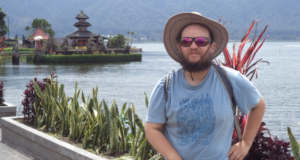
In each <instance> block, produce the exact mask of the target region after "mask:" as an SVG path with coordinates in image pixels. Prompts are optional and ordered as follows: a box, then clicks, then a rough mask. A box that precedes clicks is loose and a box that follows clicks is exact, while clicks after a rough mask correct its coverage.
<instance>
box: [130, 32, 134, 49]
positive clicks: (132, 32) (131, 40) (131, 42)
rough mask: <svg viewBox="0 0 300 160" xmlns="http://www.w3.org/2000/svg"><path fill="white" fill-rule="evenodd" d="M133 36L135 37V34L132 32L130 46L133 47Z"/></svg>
mask: <svg viewBox="0 0 300 160" xmlns="http://www.w3.org/2000/svg"><path fill="white" fill-rule="evenodd" d="M133 35H134V32H131V44H130V46H131V45H132V42H133Z"/></svg>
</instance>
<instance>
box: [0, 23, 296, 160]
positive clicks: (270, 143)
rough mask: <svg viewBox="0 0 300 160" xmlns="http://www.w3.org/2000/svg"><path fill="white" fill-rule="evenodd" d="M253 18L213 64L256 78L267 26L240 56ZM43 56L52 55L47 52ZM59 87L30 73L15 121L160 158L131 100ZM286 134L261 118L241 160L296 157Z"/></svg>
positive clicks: (105, 149) (97, 148) (86, 144)
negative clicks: (108, 99)
mask: <svg viewBox="0 0 300 160" xmlns="http://www.w3.org/2000/svg"><path fill="white" fill-rule="evenodd" d="M257 23H258V21H253V23H252V24H251V26H250V27H249V30H248V32H247V33H246V35H245V36H244V37H243V38H242V40H241V43H240V44H239V45H238V46H236V45H234V46H233V54H232V56H230V54H229V52H228V49H227V48H225V49H224V51H223V54H224V57H225V62H222V61H220V60H219V61H217V60H216V63H217V64H218V65H224V66H227V67H229V68H233V69H235V70H238V71H239V72H241V73H242V74H244V75H245V76H247V77H249V80H250V81H251V80H252V79H253V78H254V77H256V78H257V77H258V64H259V63H267V64H268V63H269V62H267V61H263V60H262V59H258V60H257V61H254V58H255V56H256V53H257V52H258V50H259V49H260V48H261V47H262V45H263V43H264V42H265V40H266V38H267V37H265V38H264V39H263V40H262V41H261V43H260V44H259V42H260V40H261V39H262V36H263V34H264V32H265V31H266V29H267V27H268V26H266V27H265V29H264V30H263V31H262V33H261V34H260V35H258V36H256V32H255V34H254V38H253V39H252V42H251V45H250V47H249V48H248V49H247V51H246V52H245V54H244V56H242V51H243V48H244V46H245V44H246V43H247V42H250V39H249V38H248V37H249V34H250V32H251V31H252V29H253V27H254V25H256V26H257ZM4 47H5V46H4ZM4 47H3V48H4ZM235 47H238V52H237V53H235ZM3 48H2V49H3ZM0 51H1V49H0ZM76 56H78V57H77V58H78V59H82V58H84V57H88V55H84V57H83V56H81V55H74V57H76ZM95 56H102V55H95ZM103 56H106V55H103ZM113 56H115V57H117V56H119V55H118V54H115V55H113ZM49 57H56V56H53V55H49ZM57 57H60V56H57ZM61 57H63V56H61ZM60 59H63V60H55V61H57V62H63V61H64V63H67V62H66V61H67V60H66V59H67V58H60ZM87 59H89V58H87ZM92 59H93V58H90V60H88V61H91V62H92ZM53 61H54V60H53ZM253 61H254V62H253ZM4 87H5V85H3V83H0V107H1V104H2V103H3V102H4V98H3V96H4ZM65 90H66V89H65V87H64V84H62V83H59V82H58V77H56V76H55V75H54V74H51V75H50V77H47V78H45V79H43V80H42V81H39V80H37V79H36V78H34V79H33V80H30V81H29V83H28V84H27V85H26V87H25V90H24V93H23V95H24V99H23V101H22V106H23V111H22V114H23V115H24V116H23V118H21V119H18V121H19V122H20V123H23V124H26V125H28V126H31V127H32V128H35V129H36V130H38V131H40V132H44V133H47V134H49V135H52V136H54V137H56V138H59V139H64V140H65V141H68V142H70V143H73V144H76V145H77V146H81V148H83V149H86V150H88V151H90V152H92V153H94V154H96V155H100V156H103V157H109V156H113V157H114V158H118V157H121V156H125V157H129V158H132V159H141V160H146V159H162V156H161V155H160V154H159V153H157V151H156V150H155V149H154V148H153V147H152V146H151V144H150V143H149V142H148V141H147V139H146V136H145V129H144V123H143V122H142V120H141V119H140V118H139V116H138V115H137V114H136V111H135V106H134V104H133V103H131V104H127V103H124V104H123V105H122V106H117V103H116V101H113V102H112V103H111V104H108V103H107V102H106V101H105V100H104V99H102V100H98V98H97V94H98V88H97V87H95V88H93V89H92V97H89V96H87V97H86V96H85V95H86V94H84V93H83V91H81V90H80V89H79V88H78V84H77V82H76V83H75V86H74V95H73V96H68V95H66V94H65ZM68 90H70V88H68ZM80 101H82V103H81V104H79V103H80ZM148 103H149V101H148V97H147V95H146V93H145V107H148ZM238 117H239V125H240V128H241V132H242V133H243V129H244V127H245V124H246V121H247V116H242V115H241V114H240V115H239V116H238ZM287 134H288V135H289V138H290V139H289V142H288V141H285V140H283V139H280V138H278V137H277V136H274V135H272V134H271V131H270V130H269V129H268V128H267V124H266V123H264V122H262V123H261V126H260V128H259V130H258V132H257V134H256V137H255V139H254V141H253V144H252V147H251V148H250V151H249V153H248V154H247V156H246V157H245V159H270V160H277V159H288V160H292V159H296V160H298V159H300V144H299V142H297V141H296V139H295V138H294V136H293V134H292V131H291V129H290V128H289V127H287ZM237 141H238V139H237V131H236V130H234V131H233V135H232V144H234V143H236V142H237ZM292 154H293V155H292Z"/></svg>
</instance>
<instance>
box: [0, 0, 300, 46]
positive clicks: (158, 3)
mask: <svg viewBox="0 0 300 160" xmlns="http://www.w3.org/2000/svg"><path fill="white" fill-rule="evenodd" d="M0 7H2V10H3V11H4V12H5V13H6V14H7V15H8V16H9V28H10V36H14V35H16V34H18V37H20V36H21V35H22V34H24V35H25V36H27V33H26V31H25V27H26V26H28V25H31V22H32V20H33V19H34V18H43V19H46V20H47V21H48V22H49V23H51V24H52V29H53V30H54V31H55V37H65V36H66V35H68V34H71V33H72V32H74V31H75V30H76V29H77V28H75V27H74V26H73V25H74V23H76V22H77V20H76V19H75V17H76V15H77V14H79V13H80V10H83V12H84V13H85V14H87V15H88V16H89V17H90V19H88V20H87V21H88V22H90V23H91V24H92V26H91V27H89V28H88V29H89V30H90V31H92V32H94V33H96V34H99V33H100V34H102V35H108V34H118V33H121V34H124V35H127V31H134V32H135V38H147V39H151V40H161V38H162V31H163V27H164V25H165V23H166V21H167V20H168V18H169V17H170V16H172V15H174V14H176V13H179V12H192V11H197V12H200V13H201V14H202V15H205V16H208V17H210V18H212V19H215V20H218V19H219V18H220V17H223V21H227V20H228V21H231V23H227V24H226V26H227V28H228V30H229V33H230V39H232V40H238V39H241V38H242V37H243V35H244V34H245V32H246V30H247V28H248V27H249V25H250V24H251V22H252V20H257V19H260V20H261V24H260V25H259V26H258V29H259V30H262V29H263V28H264V26H265V25H266V24H270V25H269V28H268V30H267V32H266V35H269V36H270V37H269V38H268V39H269V40H272V39H273V40H300V27H299V26H300V1H299V0H288V1H281V0H272V1H261V0H244V1H240V0H225V1H224V0H214V1H200V0H189V1H180V0H150V1H141V0H109V1H108V0H107V1H103V0H86V1H82V0H71V1H66V0H51V1H47V0H24V1H20V0H1V1H0ZM6 21H7V19H6Z"/></svg>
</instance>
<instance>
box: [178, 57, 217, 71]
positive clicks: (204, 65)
mask: <svg viewBox="0 0 300 160" xmlns="http://www.w3.org/2000/svg"><path fill="white" fill-rule="evenodd" d="M212 64H213V61H212V60H204V61H202V62H201V59H200V61H198V62H196V63H191V62H189V61H188V60H187V59H186V58H183V60H182V61H181V62H180V65H181V66H182V68H183V69H184V70H185V71H189V72H200V71H204V70H206V69H208V68H209V67H210V66H211V65H212Z"/></svg>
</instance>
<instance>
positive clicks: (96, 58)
mask: <svg viewBox="0 0 300 160" xmlns="http://www.w3.org/2000/svg"><path fill="white" fill-rule="evenodd" d="M141 60H142V54H99V55H56V56H51V55H47V56H40V58H39V62H38V63H109V62H132V61H141Z"/></svg>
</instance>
